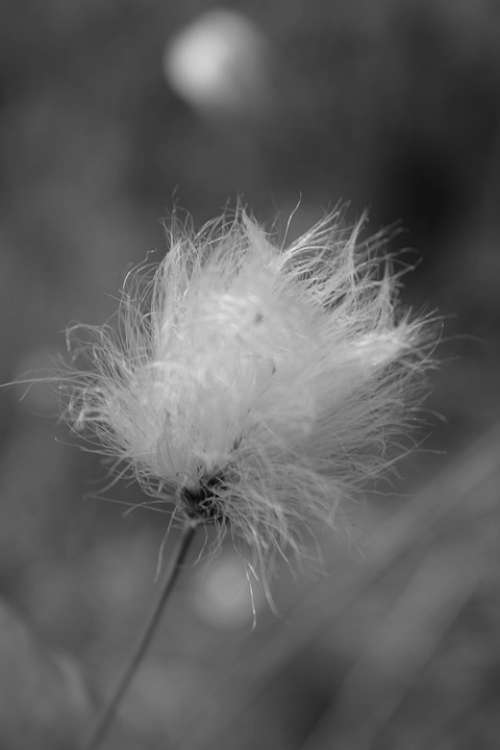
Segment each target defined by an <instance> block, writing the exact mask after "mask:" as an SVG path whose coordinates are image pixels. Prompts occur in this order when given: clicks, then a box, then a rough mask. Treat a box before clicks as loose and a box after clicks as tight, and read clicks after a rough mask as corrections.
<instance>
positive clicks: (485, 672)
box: [0, 0, 500, 750]
mask: <svg viewBox="0 0 500 750" xmlns="http://www.w3.org/2000/svg"><path fill="white" fill-rule="evenodd" d="M499 40H500V5H499V4H498V3H496V2H494V1H493V0H476V2H474V3H471V2H467V0H456V2H454V3H449V2H446V0H380V2H378V3H373V2H371V1H370V0H350V2H347V0H331V1H330V2H326V1H325V0H307V2H306V0H273V1H272V2H259V1H256V2H253V3H249V2H239V3H236V2H235V3H226V4H225V5H223V6H222V5H216V4H213V3H209V2H206V1H205V2H203V3H202V2H199V1H198V0H185V1H184V2H182V3H181V2H179V1H178V2H173V1H172V2H159V0H143V2H131V0H108V2H105V3H102V2H92V1H91V0H89V1H88V2H85V3H83V2H80V1H79V0H65V1H64V2H61V0H44V2H41V1H39V0H28V1H27V2H24V3H22V4H21V3H12V4H9V7H6V8H4V13H3V22H2V25H1V28H0V159H1V171H0V186H1V193H0V286H1V293H0V306H1V310H0V336H1V337H2V358H1V360H0V379H1V382H7V381H12V380H15V379H19V378H22V377H23V376H25V375H26V373H28V374H30V373H33V372H35V373H40V372H41V373H44V372H47V371H49V370H50V368H51V367H52V362H53V360H54V357H57V355H58V354H60V353H63V352H64V347H65V343H64V330H65V328H66V326H67V325H68V323H70V322H74V321H81V322H86V323H101V322H103V321H104V320H105V319H107V318H108V317H109V316H110V315H111V313H112V312H113V310H114V309H115V306H116V298H117V293H118V290H119V288H120V285H121V282H122V280H123V277H124V274H125V273H126V271H127V270H128V268H129V267H130V266H131V265H132V264H133V263H136V262H138V261H141V260H142V259H144V257H145V256H146V254H147V253H148V252H150V251H155V253H154V254H152V255H151V257H152V258H153V259H154V258H158V259H159V258H161V257H162V253H163V252H164V250H165V249H166V238H165V233H164V228H163V223H162V221H163V219H164V218H168V216H169V214H170V213H171V212H172V210H173V208H174V207H181V208H182V209H185V210H187V211H189V212H190V213H191V214H192V215H193V217H194V223H195V225H197V226H199V225H201V223H202V222H204V221H205V220H207V219H209V218H211V217H213V216H215V215H217V214H219V213H220V212H221V210H223V208H224V207H225V206H226V205H227V204H228V202H229V204H231V203H232V204H233V205H234V201H235V198H236V196H241V197H242V199H243V201H244V202H245V203H246V204H247V205H248V207H249V209H250V210H251V211H252V212H253V213H254V214H255V216H256V217H257V219H258V220H259V221H261V222H263V223H264V224H265V225H266V226H267V227H268V228H269V229H272V228H273V227H274V228H275V230H276V232H277V234H278V236H280V232H281V236H283V232H284V230H285V227H286V225H287V222H288V219H289V217H290V215H291V213H292V212H294V216H293V219H292V221H291V223H290V227H289V229H288V236H289V238H290V239H293V237H295V236H297V235H298V234H299V233H300V232H301V231H303V230H305V229H306V228H308V227H309V226H310V225H311V224H312V223H313V222H314V221H315V220H316V219H318V218H320V217H321V216H322V215H323V214H324V213H325V211H326V210H328V209H331V208H333V207H334V206H335V205H336V204H337V203H338V202H339V201H342V202H348V204H349V206H348V209H347V216H348V218H349V219H350V220H352V221H354V220H355V219H356V218H357V217H359V215H360V214H361V212H362V211H363V210H365V209H368V212H369V217H370V224H369V229H368V231H369V232H370V231H372V232H373V233H375V232H376V231H378V230H379V229H380V228H381V227H384V226H390V225H397V227H398V228H399V231H397V232H394V233H393V239H392V240H391V249H392V250H396V249H398V248H399V249H401V250H405V256H404V257H405V260H406V261H407V262H410V263H414V264H415V266H416V269H415V271H414V272H413V273H411V274H408V275H406V276H405V288H404V291H403V301H404V302H405V303H406V304H407V305H410V306H412V307H413V308H414V309H415V310H417V311H424V312H432V311H437V312H439V314H440V315H441V316H443V318H444V319H445V325H444V333H443V334H442V342H441V344H440V346H439V349H438V358H439V359H440V360H441V365H440V367H439V369H438V370H437V371H436V372H435V373H433V374H432V376H431V378H430V381H431V382H430V384H429V386H430V387H429V390H430V395H429V398H428V400H427V403H426V407H427V409H428V416H426V426H425V427H424V428H423V430H422V431H421V433H420V434H419V435H417V439H418V440H419V442H421V447H420V448H419V449H418V450H417V451H416V452H415V453H414V454H413V455H412V456H409V457H408V458H407V459H405V460H404V462H403V463H402V464H401V466H400V476H399V477H396V478H393V480H392V484H391V486H390V487H381V488H372V490H370V491H367V497H366V501H365V502H363V503H359V504H357V505H356V506H354V507H352V508H346V509H345V510H344V512H343V516H342V518H341V519H340V521H339V529H338V531H337V532H336V533H335V534H333V535H332V534H328V535H327V534H324V535H323V534H321V533H319V542H320V546H321V548H322V549H323V550H324V562H323V565H322V567H321V569H320V570H319V571H318V568H317V566H308V565H305V566H304V569H303V570H300V571H298V572H297V571H295V574H294V575H292V574H291V573H290V572H289V571H288V570H287V569H286V568H284V569H283V570H281V571H279V575H278V576H277V578H276V580H275V581H274V582H273V591H274V593H275V599H276V610H277V613H273V612H272V611H271V610H270V608H269V606H268V605H267V604H266V602H265V598H264V597H263V595H262V591H261V590H260V588H259V585H258V582H253V586H252V588H253V599H254V605H255V609H256V614H257V616H256V624H254V622H253V620H254V618H253V614H252V597H251V596H250V591H249V582H248V580H247V571H246V569H245V563H244V559H243V558H241V557H240V556H238V555H237V554H236V553H235V552H234V551H233V550H232V548H231V547H230V546H228V547H227V548H225V549H224V550H222V552H221V553H220V555H219V556H217V557H216V558H215V559H213V560H208V561H207V560H202V561H201V562H198V563H197V564H194V560H193V565H189V566H188V568H187V569H186V570H185V571H184V575H183V578H182V581H181V584H180V586H179V590H178V591H177V593H176V596H175V599H174V600H173V601H172V602H171V604H170V607H169V611H168V613H167V615H166V617H165V619H164V623H163V625H162V629H161V632H160V633H159V634H158V637H157V639H156V641H155V645H154V648H153V650H152V652H151V654H150V657H149V658H148V660H147V663H146V664H145V665H144V666H143V669H142V670H141V672H140V674H139V675H138V677H137V679H136V680H135V682H134V684H133V687H132V689H131V693H130V696H129V699H128V700H127V702H126V704H125V705H124V707H123V711H122V714H121V718H120V723H119V725H118V726H117V727H115V730H114V732H113V736H112V737H110V739H109V742H108V745H107V746H109V747H110V748H113V747H116V748H125V749H127V748H129V747H130V748H138V747H141V748H162V749H164V750H165V749H167V748H174V747H179V748H186V749H189V750H192V749H193V748H195V749H198V748H199V750H202V749H206V750H208V749H209V748H210V749H212V748H214V749H215V748H228V749H229V748H231V749H236V748H238V749H239V748H245V749H246V748H257V747H258V748H264V749H265V748H273V750H281V749H283V750H294V749H295V748H306V749H307V750H323V749H324V750H326V749H328V748H332V747H338V748H346V749H350V748H353V749H354V748H355V749H356V750H359V749H360V748H365V747H366V748H398V749H399V748H415V749H416V748H421V747H424V746H426V747H427V746H429V747H435V748H489V747H491V748H493V747H498V736H499V733H500V718H499V717H500V712H499V710H498V707H499V701H500V635H499V634H500V568H499V564H500V560H499V553H498V549H499V547H498V539H497V530H498V529H500V525H499V521H500V504H499V490H498V488H499V487H500V466H499V465H498V464H499V463H500V462H499V456H500V450H499V449H500V430H499V429H498V428H497V425H498V423H499V420H500V397H499V396H500V394H499V388H498V382H499V373H500V348H499V345H498V343H499V341H498V330H499V324H500V253H499V248H500V211H499V204H500V43H499ZM295 209H296V210H295ZM57 413H58V399H57V393H56V390H55V389H54V388H53V387H50V386H48V385H47V384H45V385H43V384H39V385H36V386H33V387H31V388H29V389H26V387H21V386H18V387H16V388H5V389H2V390H0V415H1V420H2V421H1V424H2V429H1V433H0V440H1V444H0V463H1V470H0V485H1V494H0V500H1V504H0V602H1V604H0V620H1V621H2V622H3V627H2V630H1V632H0V638H2V640H3V643H0V698H1V699H0V746H1V747H2V748H6V750H11V749H12V748H25V747H28V746H31V747H35V746H36V747H38V748H45V747H47V748H51V749H52V750H53V749H54V748H57V747H61V748H68V747H78V745H79V742H81V737H82V731H83V730H82V727H83V726H85V723H86V722H87V721H88V718H89V716H90V715H91V714H92V712H93V710H94V707H95V705H97V703H99V701H100V700H101V696H102V695H104V694H106V693H107V692H108V691H109V689H110V686H111V685H112V684H113V682H114V679H115V676H116V674H117V672H118V671H119V669H120V665H121V664H122V663H123V661H124V659H126V657H127V654H128V653H129V651H130V648H131V644H132V643H134V641H135V636H136V633H137V632H138V630H139V629H140V627H141V625H142V622H143V619H144V616H145V612H147V610H148V608H149V605H150V602H151V600H152V598H153V597H154V593H155V583H154V578H155V569H156V561H157V554H158V549H159V546H160V543H161V541H162V539H163V536H164V534H165V530H166V520H165V517H164V516H159V515H157V514H151V515H148V514H146V513H143V512H140V511H139V512H137V513H135V514H131V515H128V516H126V517H124V515H123V512H122V509H121V508H120V506H119V505H116V504H113V503H106V502H103V501H102V500H97V499H95V498H93V497H92V496H93V495H95V494H98V493H99V490H100V488H101V487H102V486H103V485H104V484H105V483H106V467H105V466H103V464H102V462H101V461H100V459H99V457H97V456H94V455H92V454H89V453H86V452H83V451H81V450H79V449H78V448H77V447H76V446H75V445H74V443H75V440H74V438H73V437H71V436H70V435H69V434H68V432H67V430H66V429H65V428H64V426H63V425H61V424H58V423H57ZM377 490H378V491H377ZM136 493H137V490H136V489H135V488H133V487H121V486H116V487H114V488H113V490H112V492H111V493H110V494H111V496H112V498H114V499H119V500H125V501H127V500H128V501H130V500H134V499H137V494H136ZM344 516H345V518H344ZM167 520H168V519H167ZM168 551H169V544H167V548H166V551H165V554H168ZM27 732H31V733H32V734H31V735H30V736H31V737H32V739H31V744H26V736H27V735H26V733H27ZM23 738H24V739H23Z"/></svg>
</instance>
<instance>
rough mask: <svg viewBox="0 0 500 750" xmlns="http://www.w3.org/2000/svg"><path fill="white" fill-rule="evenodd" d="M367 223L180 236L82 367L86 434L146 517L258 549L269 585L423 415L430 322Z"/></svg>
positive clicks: (243, 226) (75, 413)
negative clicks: (130, 484)
mask: <svg viewBox="0 0 500 750" xmlns="http://www.w3.org/2000/svg"><path fill="white" fill-rule="evenodd" d="M361 226H362V222H360V223H359V224H357V225H356V226H354V228H353V227H351V228H346V227H345V226H344V225H343V224H342V216H341V213H340V212H336V213H334V214H333V215H330V216H329V217H328V218H326V219H325V220H323V221H321V222H320V223H319V224H317V225H316V226H315V227H313V228H312V229H311V230H310V231H309V232H306V233H305V234H304V235H303V236H302V237H300V238H299V239H298V240H296V241H295V242H293V243H292V244H290V245H289V246H288V247H287V248H282V247H278V246H277V245H275V244H273V243H272V242H271V241H270V239H269V238H268V236H267V235H266V233H265V232H264V231H263V230H262V228H261V227H260V226H259V225H258V224H257V223H256V222H255V221H254V220H253V219H252V218H250V217H249V216H248V215H247V213H246V212H245V211H244V210H243V209H241V208H238V209H237V210H236V211H235V213H234V214H233V215H232V216H228V215H227V214H226V215H224V216H223V217H222V218H220V219H218V220H216V221H214V222H210V223H209V224H208V225H206V226H205V227H204V228H203V229H202V230H201V231H200V232H198V233H196V232H194V231H193V230H192V229H191V228H190V227H189V226H188V225H187V224H184V225H182V226H181V225H178V224H175V222H174V224H173V226H172V227H171V229H170V249H169V252H168V253H167V255H166V256H165V258H164V259H163V260H162V261H161V262H160V264H159V265H158V266H156V267H153V268H152V267H151V266H147V265H144V266H142V267H140V268H138V269H135V270H134V271H132V272H131V273H130V274H129V275H128V277H127V279H126V281H125V284H124V288H123V293H122V298H121V303H120V306H119V310H118V312H117V319H116V321H114V322H112V323H111V324H110V325H106V326H103V327H99V328H88V329H86V330H87V331H88V332H89V333H90V334H91V337H90V338H91V341H90V342H88V343H87V344H85V343H84V344H83V345H82V346H78V347H77V348H76V349H75V352H74V353H75V362H78V360H79V358H80V355H82V354H83V355H84V356H86V359H87V363H86V364H85V367H84V369H78V370H76V369H74V370H72V369H70V371H69V378H68V381H67V382H69V393H70V396H69V402H68V408H67V418H68V420H69V422H70V424H71V425H72V426H73V428H75V429H78V430H80V429H87V428H88V429H87V434H88V435H89V436H91V439H92V440H93V441H94V442H95V441H96V439H97V444H98V446H99V447H98V450H100V451H102V452H103V453H105V454H107V455H109V456H110V457H111V458H112V459H114V467H115V469H116V473H117V475H120V476H123V475H128V476H130V475H133V476H134V477H135V478H136V479H137V481H138V483H139V485H140V486H141V488H142V490H143V491H144V493H145V494H146V496H148V498H149V499H148V501H147V502H146V503H145V504H146V505H151V507H155V508H157V509H158V508H166V506H165V503H170V504H171V503H173V504H174V507H175V510H174V514H175V515H176V517H178V518H184V519H185V520H188V521H192V522H200V523H206V524H212V525H214V526H215V527H216V528H218V529H219V531H220V536H221V537H222V536H223V535H224V534H225V533H227V532H229V533H230V534H231V535H232V536H233V537H234V539H235V540H237V539H239V540H241V539H242V540H244V541H245V542H246V543H247V544H248V546H249V547H250V549H251V550H252V553H253V556H254V561H255V562H256V563H257V565H258V566H259V567H260V569H261V571H263V572H264V574H265V571H266V569H268V567H269V565H270V564H271V563H272V560H273V558H275V557H276V555H277V554H282V555H284V556H287V555H289V553H290V552H292V553H293V552H296V553H297V552H299V553H300V552H301V550H302V547H303V546H305V545H304V535H305V534H307V533H309V532H310V531H311V530H312V531H313V530H314V527H315V526H317V524H318V522H319V524H323V525H324V524H325V523H328V524H330V523H332V522H333V518H334V513H335V510H336V508H337V505H338V503H339V501H340V500H341V499H342V498H343V497H344V496H346V495H351V494H352V492H353V490H354V489H356V488H357V487H359V486H361V485H362V483H363V481H364V480H366V478H368V477H373V476H374V475H376V474H378V473H379V472H380V471H381V470H383V469H384V468H385V467H386V466H387V465H388V463H389V462H391V461H392V460H393V457H394V456H393V454H394V451H393V450H392V451H391V450H390V448H391V446H394V445H395V444H397V441H395V438H396V437H397V436H399V435H400V434H401V428H402V425H405V424H406V423H407V422H409V421H411V419H412V415H413V414H414V408H413V407H414V406H415V399H414V391H415V379H414V376H415V375H420V373H421V371H422V369H423V368H424V367H425V365H426V354H425V348H426V347H425V346H422V328H423V324H422V323H421V322H420V321H418V320H412V319H411V318H410V316H409V315H408V314H404V313H402V312H401V311H400V310H399V309H398V307H397V294H396V292H397V280H396V278H395V276H394V274H393V273H392V271H391V267H390V266H391V264H390V262H389V261H388V259H387V258H385V259H384V258H382V261H381V259H380V252H379V251H380V243H381V242H382V241H383V240H381V239H380V238H379V239H377V238H374V239H372V240H369V241H365V242H360V241H359V233H360V230H361ZM81 328H82V327H81V326H78V327H77V329H78V330H81ZM70 333H71V334H74V333H75V331H74V330H73V331H71V332H70ZM71 338H73V336H72V337H71ZM71 367H72V366H71ZM85 368H88V369H85ZM412 405H413V406H412ZM170 507H172V506H171V505H170Z"/></svg>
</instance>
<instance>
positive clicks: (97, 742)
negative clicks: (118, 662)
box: [83, 522, 197, 750]
mask: <svg viewBox="0 0 500 750" xmlns="http://www.w3.org/2000/svg"><path fill="white" fill-rule="evenodd" d="M196 526H197V524H196V523H193V522H191V523H187V524H186V525H185V527H184V529H183V530H182V533H181V537H180V539H179V542H178V546H177V549H176V550H175V552H174V554H173V555H172V557H171V560H170V565H169V567H168V569H167V571H166V573H165V577H164V580H163V584H162V587H161V590H160V595H159V597H158V600H157V602H156V603H155V605H154V607H153V609H152V611H151V614H150V616H149V618H148V620H147V622H146V626H145V628H144V630H143V632H142V633H141V636H140V637H139V640H138V641H137V645H136V647H135V649H134V650H133V652H132V658H131V659H130V661H129V663H128V664H127V665H126V667H125V669H124V671H123V674H122V675H121V677H120V679H119V680H118V682H117V685H116V687H115V689H114V691H113V693H112V695H111V697H110V698H109V700H108V702H107V703H106V705H105V706H104V708H103V710H102V713H101V715H100V716H99V717H98V719H97V722H96V724H95V726H94V728H93V730H92V732H91V734H90V736H89V738H88V739H87V741H86V743H85V744H84V746H83V750H97V748H99V747H100V746H101V743H102V741H103V740H104V739H105V737H106V735H107V733H108V731H109V728H110V726H111V724H112V722H113V719H114V717H115V714H116V711H117V709H118V707H119V705H120V703H121V701H122V699H123V696H124V695H125V693H126V691H127V688H128V686H129V685H130V683H131V681H132V679H133V677H134V675H135V673H136V672H137V670H138V668H139V667H140V665H141V662H142V660H143V658H144V656H145V654H146V652H147V650H148V648H149V645H150V643H151V640H152V638H153V636H154V634H155V632H156V629H157V627H158V625H159V623H160V620H161V617H162V614H163V610H164V609H165V605H166V603H167V601H168V598H169V596H170V594H171V593H172V591H173V589H174V586H175V584H176V582H177V579H178V577H179V573H180V571H181V568H182V564H183V563H184V560H185V559H186V555H187V553H188V550H189V547H190V546H191V542H192V541H193V538H194V534H195V531H196Z"/></svg>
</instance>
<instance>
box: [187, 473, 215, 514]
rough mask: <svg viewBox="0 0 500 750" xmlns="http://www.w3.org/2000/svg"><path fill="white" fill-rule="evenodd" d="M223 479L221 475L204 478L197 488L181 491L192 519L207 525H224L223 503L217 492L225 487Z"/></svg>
mask: <svg viewBox="0 0 500 750" xmlns="http://www.w3.org/2000/svg"><path fill="white" fill-rule="evenodd" d="M223 483H224V482H223V478H222V476H221V475H220V474H215V475H214V476H211V477H206V478H203V479H202V480H201V481H200V484H199V486H198V487H196V488H192V489H191V488H189V487H183V489H182V491H181V500H182V501H183V503H184V508H185V511H186V513H187V515H188V516H189V517H190V518H196V519H199V520H201V521H204V522H205V523H207V522H208V523H224V522H225V521H226V518H225V516H224V513H223V510H222V507H221V502H220V499H219V497H218V496H217V494H216V493H215V490H216V488H217V487H221V486H222V485H223Z"/></svg>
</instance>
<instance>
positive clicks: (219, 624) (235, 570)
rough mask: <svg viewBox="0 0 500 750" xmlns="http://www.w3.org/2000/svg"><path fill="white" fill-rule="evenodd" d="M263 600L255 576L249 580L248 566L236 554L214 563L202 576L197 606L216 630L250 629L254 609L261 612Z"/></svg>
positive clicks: (208, 564) (197, 590)
mask: <svg viewBox="0 0 500 750" xmlns="http://www.w3.org/2000/svg"><path fill="white" fill-rule="evenodd" d="M250 583H251V586H252V589H251V590H250ZM261 601H262V590H261V587H260V585H259V583H258V582H257V581H255V578H254V577H251V579H250V581H249V579H248V577H247V572H246V569H245V564H244V562H243V560H242V559H241V558H240V557H238V556H237V555H234V554H226V555H224V556H223V557H221V558H219V559H217V560H211V561H210V562H209V563H207V565H205V566H204V568H203V569H202V571H201V572H200V574H199V577H198V585H197V587H196V590H195V606H196V609H197V611H198V614H199V615H200V617H201V618H202V619H203V620H205V622H208V623H209V624H210V625H212V626H213V627H216V628H228V629H232V628H240V627H245V626H248V627H251V626H252V624H253V621H254V612H253V610H252V608H253V607H254V606H255V607H256V608H257V609H258V608H259V606H260V604H261Z"/></svg>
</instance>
